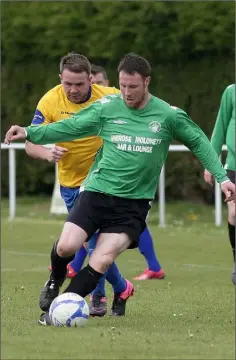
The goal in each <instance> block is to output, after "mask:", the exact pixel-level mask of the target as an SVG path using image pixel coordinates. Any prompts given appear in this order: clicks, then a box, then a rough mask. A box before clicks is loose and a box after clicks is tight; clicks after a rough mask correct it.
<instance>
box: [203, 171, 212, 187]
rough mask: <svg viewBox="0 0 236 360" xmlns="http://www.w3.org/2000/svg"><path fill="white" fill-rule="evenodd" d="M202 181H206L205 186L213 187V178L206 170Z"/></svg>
mask: <svg viewBox="0 0 236 360" xmlns="http://www.w3.org/2000/svg"><path fill="white" fill-rule="evenodd" d="M204 180H205V181H206V183H207V184H209V185H213V176H212V174H211V173H210V172H209V171H207V170H205V171H204Z"/></svg>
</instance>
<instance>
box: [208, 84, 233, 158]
mask: <svg viewBox="0 0 236 360" xmlns="http://www.w3.org/2000/svg"><path fill="white" fill-rule="evenodd" d="M232 110H233V103H232V93H231V91H230V88H229V87H228V88H226V89H225V91H224V93H223V95H222V98H221V102H220V108H219V111H218V114H217V118H216V122H215V126H214V129H213V132H212V136H211V144H212V146H213V148H214V149H215V151H216V153H217V155H218V156H219V155H220V153H221V150H222V146H223V145H224V143H225V139H226V133H227V129H228V126H229V121H230V119H231V116H232Z"/></svg>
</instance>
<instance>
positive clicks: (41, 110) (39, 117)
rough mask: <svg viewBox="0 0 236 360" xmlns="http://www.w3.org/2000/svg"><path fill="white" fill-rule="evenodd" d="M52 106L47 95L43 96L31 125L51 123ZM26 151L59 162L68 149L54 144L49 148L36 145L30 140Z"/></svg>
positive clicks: (42, 158) (31, 154) (26, 144)
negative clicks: (46, 97)
mask: <svg viewBox="0 0 236 360" xmlns="http://www.w3.org/2000/svg"><path fill="white" fill-rule="evenodd" d="M51 108H52V105H51V104H50V102H49V101H48V100H47V99H45V97H43V98H42V99H41V100H40V102H39V103H38V106H37V109H36V111H35V113H34V117H33V120H32V122H31V125H34V126H38V125H45V124H49V123H50V122H51V121H52V117H51V113H50V109H51ZM25 151H26V153H27V154H28V155H29V156H30V157H32V158H34V159H41V160H46V161H49V162H58V161H59V160H60V159H61V157H62V156H63V154H64V153H65V152H66V151H67V150H66V149H64V148H62V147H60V146H54V147H53V148H51V149H49V148H46V147H45V146H42V145H35V144H33V143H31V142H30V141H26V143H25Z"/></svg>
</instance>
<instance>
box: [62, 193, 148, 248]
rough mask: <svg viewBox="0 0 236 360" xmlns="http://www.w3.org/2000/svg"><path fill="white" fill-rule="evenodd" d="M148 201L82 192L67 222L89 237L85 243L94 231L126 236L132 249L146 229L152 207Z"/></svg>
mask: <svg viewBox="0 0 236 360" xmlns="http://www.w3.org/2000/svg"><path fill="white" fill-rule="evenodd" d="M149 201H150V200H133V199H125V198H119V197H117V196H112V195H108V194H104V193H98V192H92V191H83V192H81V193H80V195H79V198H78V200H77V201H76V203H75V205H74V207H73V209H72V210H71V212H70V213H69V215H68V217H67V220H66V221H69V222H71V223H73V224H75V225H78V226H80V227H81V228H82V229H83V230H84V231H86V233H87V234H88V239H89V238H90V237H91V236H92V235H93V234H94V233H95V232H96V231H97V230H99V232H100V233H117V234H119V233H126V234H127V235H128V236H129V238H130V240H131V241H132V244H131V245H130V247H129V248H135V247H137V246H138V242H139V236H140V235H141V233H142V232H143V230H144V229H145V227H146V217H147V213H148V211H149V209H150V207H151V206H150V204H149Z"/></svg>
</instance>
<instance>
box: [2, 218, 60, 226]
mask: <svg viewBox="0 0 236 360" xmlns="http://www.w3.org/2000/svg"><path fill="white" fill-rule="evenodd" d="M2 222H4V223H5V224H6V223H8V224H14V223H22V222H23V223H24V224H25V223H27V224H38V225H63V224H64V222H65V221H63V220H59V219H58V220H56V219H55V220H52V219H48V220H44V219H29V218H26V217H18V218H15V219H14V220H13V221H12V220H9V219H3V220H2Z"/></svg>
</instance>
